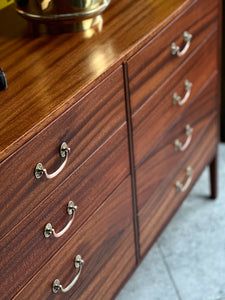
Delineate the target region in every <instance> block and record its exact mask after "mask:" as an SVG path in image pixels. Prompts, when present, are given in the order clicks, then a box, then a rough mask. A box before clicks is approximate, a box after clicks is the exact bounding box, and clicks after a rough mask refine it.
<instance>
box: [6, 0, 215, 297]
mask: <svg viewBox="0 0 225 300" xmlns="http://www.w3.org/2000/svg"><path fill="white" fill-rule="evenodd" d="M219 7H221V0H216V1H211V0H168V1H164V0H140V1H136V0H122V1H116V0H112V1H111V3H110V5H109V7H108V9H107V10H106V11H105V12H104V14H103V20H104V23H103V28H102V29H101V28H100V27H95V28H93V29H91V30H89V31H86V32H79V33H71V32H68V33H64V34H61V35H59V34H58V35H52V36H50V35H43V36H40V37H36V38H34V37H32V35H31V32H29V30H30V28H29V26H27V23H26V22H25V21H24V20H23V19H22V18H20V17H19V16H17V15H16V13H15V11H14V10H13V7H9V8H7V9H4V10H2V11H0V25H1V26H0V42H1V43H0V51H1V57H0V67H1V68H2V69H3V70H4V72H5V74H6V77H7V80H8V88H7V89H6V90H4V91H1V92H0V105H1V109H0V171H1V175H2V176H1V181H0V197H1V202H0V219H1V225H0V280H1V286H0V294H1V298H3V299H7V300H8V299H9V298H10V299H11V298H13V299H19V300H20V299H21V300H24V299H34V300H42V299H55V298H56V299H69V298H70V299H96V300H99V299H104V300H110V299H112V298H113V297H114V296H115V294H116V293H117V292H118V290H119V289H120V288H121V286H122V284H123V283H124V282H125V281H126V280H127V278H128V276H130V274H131V272H133V270H134V269H135V266H137V265H138V263H139V262H140V259H141V258H142V257H143V256H144V255H145V254H146V253H147V250H148V249H149V248H150V246H151V245H152V244H153V242H154V241H155V240H156V238H157V237H158V235H159V234H160V232H161V231H162V230H163V228H164V227H165V226H166V224H167V223H168V222H169V220H170V219H171V217H172V216H173V214H174V213H175V211H176V210H177V209H178V207H179V206H180V204H181V203H182V201H183V200H184V199H185V197H186V195H187V194H188V192H189V191H190V189H191V187H192V186H193V184H194V182H195V181H196V180H197V178H198V177H199V176H200V174H201V172H202V170H203V169H204V167H205V166H207V165H210V170H211V173H210V175H211V187H212V197H215V196H216V186H217V168H216V161H217V143H218V136H219V134H218V133H219V130H218V128H219V126H218V116H219V114H220V112H219V104H218V103H219V102H218V99H219V97H220V93H219V92H218V91H219V62H220V57H218V56H219V55H218V52H219V51H218V49H219V47H220V36H219V32H220V28H219V27H220V26H221V24H220V22H219V19H221V16H220V17H219V14H221V12H220V10H219ZM185 30H188V31H189V32H190V33H191V34H192V35H193V38H192V40H191V45H190V48H189V49H188V51H187V53H186V54H185V55H184V56H182V57H176V56H173V55H172V54H171V44H172V42H176V44H177V45H179V46H180V47H181V49H182V47H184V43H183V32H184V31H185ZM186 79H188V80H189V81H191V82H192V83H193V86H192V90H191V94H190V97H189V99H188V101H187V103H186V104H185V105H183V106H178V105H174V104H173V103H172V101H173V100H172V98H173V94H174V93H175V92H177V93H178V94H179V95H180V96H181V97H182V96H183V95H184V93H185V91H184V81H185V80H186ZM187 124H190V126H191V127H193V128H194V131H193V136H192V140H191V143H190V145H189V147H188V148H187V149H186V150H185V151H184V152H176V151H174V140H175V139H179V140H181V141H182V142H184V141H185V139H186V134H185V131H184V130H185V126H186V125H187ZM64 141H65V142H66V143H67V144H68V146H69V147H70V148H71V151H70V153H69V158H68V162H67V165H66V166H65V169H64V170H63V171H62V172H61V173H60V174H59V175H58V176H57V177H55V178H54V179H50V180H47V179H46V178H45V177H44V176H42V178H41V179H36V178H35V177H34V168H35V166H36V164H37V163H39V162H41V163H43V165H44V167H45V168H46V169H47V170H48V172H49V173H52V172H54V171H55V170H57V168H58V167H59V166H60V165H61V163H62V162H63V159H61V158H60V157H59V153H58V150H59V146H60V145H61V143H62V142H64ZM187 166H191V167H192V168H193V170H194V174H193V179H192V181H191V184H190V186H189V187H188V189H187V191H185V192H183V193H182V192H177V191H176V187H175V183H176V181H177V180H179V181H180V182H185V180H186V177H185V170H186V168H187ZM70 200H72V201H74V203H75V205H77V206H78V210H77V212H76V214H75V218H74V222H73V224H72V225H71V227H70V229H69V230H68V231H67V232H66V233H65V234H64V235H63V236H61V237H60V238H59V239H56V238H54V237H53V236H51V237H50V238H47V239H46V238H44V236H43V230H44V227H45V225H46V223H48V222H50V223H51V224H52V225H53V227H54V228H55V230H56V232H58V231H60V230H61V229H62V228H64V227H65V225H66V224H67V223H68V221H69V220H70V218H71V217H70V216H68V215H67V214H66V206H67V203H68V202H69V201H70ZM77 254H80V255H82V258H83V259H84V261H85V263H84V265H83V269H82V273H81V276H80V278H79V280H78V281H77V283H76V286H74V287H73V288H72V289H71V290H70V291H69V292H67V293H66V294H63V293H62V292H59V293H57V294H56V295H55V294H53V292H52V283H53V281H54V280H55V279H56V278H58V279H60V281H61V283H62V285H63V286H64V287H65V286H67V284H69V283H70V282H71V281H72V279H73V278H74V277H75V275H76V273H77V270H75V268H74V259H75V256H76V255H77Z"/></svg>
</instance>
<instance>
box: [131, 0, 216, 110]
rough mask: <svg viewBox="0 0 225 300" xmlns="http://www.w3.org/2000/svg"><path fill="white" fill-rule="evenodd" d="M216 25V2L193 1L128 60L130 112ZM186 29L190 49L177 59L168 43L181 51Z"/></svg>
mask: <svg viewBox="0 0 225 300" xmlns="http://www.w3.org/2000/svg"><path fill="white" fill-rule="evenodd" d="M217 24H218V2H217V1H211V0H205V1H197V2H196V1H193V4H192V6H191V7H190V8H188V9H187V10H186V11H184V12H183V13H182V14H181V15H179V17H178V18H177V20H175V21H174V22H172V23H171V24H170V26H168V27H167V28H166V29H165V30H163V31H162V33H160V34H159V35H158V36H156V37H155V38H154V39H153V40H152V41H150V43H149V44H148V45H147V46H146V47H144V48H143V49H141V50H140V51H139V52H138V53H137V54H136V55H134V56H133V57H132V58H131V59H130V60H129V62H128V71H129V76H130V90H131V109H132V112H133V113H134V112H135V111H136V110H137V109H138V108H139V107H140V106H141V105H143V104H144V102H145V101H146V100H147V99H148V98H149V97H150V96H151V95H152V94H153V93H154V92H155V91H156V90H157V88H159V86H161V85H162V84H164V82H165V81H167V80H168V78H169V77H170V75H171V73H172V72H173V71H175V70H177V69H178V68H179V66H180V65H181V63H183V62H184V60H185V59H186V58H187V56H188V54H189V55H190V54H192V53H193V51H194V50H195V48H197V47H199V45H200V44H201V43H202V42H203V41H204V39H205V38H206V37H207V35H208V34H209V33H210V32H212V30H213V29H214V28H215V26H216V25H217ZM217 26H218V25H217ZM186 30H187V31H188V32H189V33H191V34H192V36H193V37H192V40H191V46H190V48H189V50H188V51H187V53H186V54H185V55H184V56H182V57H179V58H177V57H176V56H173V55H171V44H172V42H175V43H176V45H179V46H180V47H181V49H182V48H183V47H184V42H183V32H184V31H186ZM153 83H154V84H153Z"/></svg>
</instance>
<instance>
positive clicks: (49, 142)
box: [0, 67, 126, 238]
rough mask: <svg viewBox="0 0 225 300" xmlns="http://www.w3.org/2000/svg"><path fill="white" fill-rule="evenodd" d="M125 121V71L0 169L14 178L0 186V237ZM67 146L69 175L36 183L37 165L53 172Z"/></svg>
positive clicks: (74, 108)
mask: <svg viewBox="0 0 225 300" xmlns="http://www.w3.org/2000/svg"><path fill="white" fill-rule="evenodd" d="M125 122H126V113H125V100H124V91H123V73H122V68H121V67H120V68H118V69H117V70H115V71H114V72H113V73H112V74H110V76H109V77H108V78H107V79H106V80H104V81H103V82H102V83H101V84H99V85H97V86H96V88H95V89H93V90H92V91H91V92H90V93H88V94H87V95H86V96H85V97H83V98H82V99H80V101H78V102H77V103H76V104H75V105H74V106H72V107H71V108H70V109H69V110H68V111H66V112H65V113H64V114H62V115H61V116H60V117H59V118H58V119H56V120H55V122H53V123H51V125H50V126H48V127H46V128H45V129H44V130H43V131H41V132H40V133H39V134H38V135H37V136H35V138H33V139H31V140H30V141H29V142H28V143H27V144H26V145H24V147H22V148H21V149H20V150H19V151H17V152H16V153H15V154H14V155H13V156H11V157H10V158H9V159H7V160H6V161H4V162H2V164H0V169H1V172H2V173H3V174H9V176H6V177H5V178H4V177H2V180H3V178H4V184H0V194H1V195H4V202H3V201H1V202H0V219H2V220H3V222H2V224H1V227H0V238H1V237H2V236H3V235H4V234H6V233H7V232H8V231H9V230H10V229H11V228H12V227H13V226H15V225H16V224H17V223H19V222H20V221H21V220H22V218H23V217H25V215H26V214H27V213H28V212H29V211H30V210H31V209H32V208H34V207H35V206H36V205H38V204H39V203H40V202H41V201H42V200H43V198H45V197H46V196H47V195H48V194H49V193H51V191H53V190H54V189H55V188H56V187H57V186H58V185H59V184H60V183H61V182H62V181H63V180H65V179H66V178H67V176H69V175H70V174H71V173H72V172H73V171H74V170H75V169H77V168H78V167H79V165H81V164H82V163H83V162H84V161H86V160H87V159H88V157H89V156H90V155H93V153H94V152H95V151H96V150H97V149H98V148H100V147H101V145H102V144H104V143H105V142H106V141H107V140H108V139H109V138H111V136H112V135H113V134H114V133H115V132H116V131H117V130H118V129H119V128H120V127H121V126H122V125H123V124H125ZM124 130H125V131H124V132H125V133H126V129H124ZM62 142H66V143H67V144H68V146H69V147H70V148H71V150H70V153H69V158H68V163H67V165H66V166H65V168H64V170H63V171H62V172H61V173H60V174H59V175H58V176H57V177H56V178H54V179H53V180H48V179H46V178H45V176H42V178H40V179H36V178H35V177H34V168H35V166H36V164H37V163H39V162H41V163H43V165H44V167H45V168H46V169H47V170H48V171H49V173H51V172H54V171H55V170H57V169H58V167H59V165H60V164H61V163H62V162H63V160H64V159H63V158H60V156H59V146H60V145H61V143H62ZM18 199H19V201H18ZM6 202H7V206H6V205H5V203H6ZM14 207H16V208H17V209H16V210H15V209H14Z"/></svg>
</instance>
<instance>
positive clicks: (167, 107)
mask: <svg viewBox="0 0 225 300" xmlns="http://www.w3.org/2000/svg"><path fill="white" fill-rule="evenodd" d="M217 39H218V33H217V31H216V30H214V31H213V32H211V33H210V35H209V36H208V37H207V39H205V41H204V43H202V44H200V45H199V47H198V48H197V49H196V51H192V55H191V56H190V57H189V59H188V60H186V61H185V63H184V64H183V65H182V66H181V67H180V68H178V69H177V70H176V72H175V73H173V75H172V76H171V78H170V79H169V80H168V81H167V82H166V83H165V84H163V85H162V86H161V87H160V89H159V90H158V91H157V92H156V93H155V94H154V95H153V96H152V97H151V98H150V99H149V100H148V101H147V102H145V104H144V105H143V106H142V108H141V109H140V110H138V111H137V113H135V114H134V115H133V117H132V122H133V139H134V158H135V166H136V167H138V166H139V165H140V164H141V163H142V162H143V161H144V160H145V158H146V156H148V155H149V154H150V153H151V152H152V151H154V148H155V147H156V145H157V143H158V141H159V139H160V138H161V136H162V135H163V134H165V133H166V132H167V131H168V130H169V129H170V127H171V126H172V124H174V122H175V121H176V119H177V118H178V117H179V116H180V115H181V114H182V112H183V111H184V110H185V109H187V107H188V106H189V105H190V104H191V103H192V100H193V99H194V98H195V97H196V95H197V94H198V93H199V92H200V90H201V89H202V87H203V86H204V84H205V83H206V82H207V81H208V79H209V78H210V76H212V74H213V73H214V72H215V71H216V70H217V69H218V57H217V48H216V47H211V45H215V44H216V43H217ZM202 70H204V72H203V71H202ZM186 79H188V80H189V81H190V82H191V83H192V88H191V94H190V97H189V99H188V101H187V102H186V103H185V104H184V105H183V106H179V105H174V104H173V94H174V93H175V92H176V93H177V94H178V95H180V97H181V98H183V96H184V95H185V90H184V82H185V80H186ZM215 88H216V87H215ZM145 89H146V90H148V89H149V86H148V87H145ZM216 103H217V102H215V105H216ZM200 109H201V108H200ZM203 109H204V108H203Z"/></svg>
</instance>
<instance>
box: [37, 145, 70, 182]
mask: <svg viewBox="0 0 225 300" xmlns="http://www.w3.org/2000/svg"><path fill="white" fill-rule="evenodd" d="M69 152H70V148H69V147H68V146H67V144H66V143H65V142H63V143H62V145H61V146H60V150H59V153H60V156H61V157H63V158H65V160H64V162H63V163H62V164H61V166H60V167H59V168H58V170H56V171H55V172H54V173H52V174H48V172H47V170H46V169H44V167H43V165H42V163H38V164H37V165H36V167H35V169H34V176H35V177H36V178H37V179H39V178H41V176H42V175H43V174H45V176H46V178H47V179H52V178H54V177H56V176H57V175H58V174H59V173H60V172H61V171H62V170H63V169H64V167H65V165H66V163H67V160H68V155H69Z"/></svg>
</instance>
